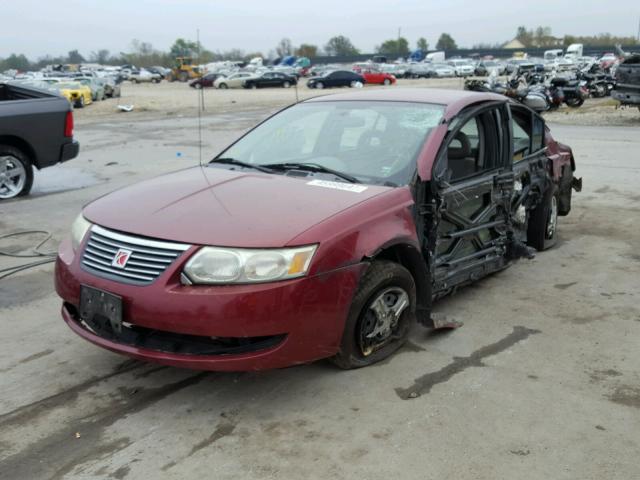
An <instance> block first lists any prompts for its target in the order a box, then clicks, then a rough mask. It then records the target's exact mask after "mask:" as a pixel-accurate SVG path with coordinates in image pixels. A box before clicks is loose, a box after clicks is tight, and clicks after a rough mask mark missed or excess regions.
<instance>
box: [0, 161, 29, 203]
mask: <svg viewBox="0 0 640 480" xmlns="http://www.w3.org/2000/svg"><path fill="white" fill-rule="evenodd" d="M26 181H27V171H26V170H25V168H24V166H23V165H22V162H20V161H18V160H16V158H15V157H10V156H3V157H0V198H1V199H8V198H14V197H17V196H18V195H19V194H20V192H21V191H22V189H23V188H24V185H25V183H26Z"/></svg>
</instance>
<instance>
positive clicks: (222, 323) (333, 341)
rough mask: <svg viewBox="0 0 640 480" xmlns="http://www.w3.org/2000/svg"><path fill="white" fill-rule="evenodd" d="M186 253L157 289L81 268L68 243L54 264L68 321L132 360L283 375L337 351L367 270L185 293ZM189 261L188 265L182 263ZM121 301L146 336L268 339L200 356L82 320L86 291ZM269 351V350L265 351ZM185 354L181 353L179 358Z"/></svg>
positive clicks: (157, 283) (193, 288)
mask: <svg viewBox="0 0 640 480" xmlns="http://www.w3.org/2000/svg"><path fill="white" fill-rule="evenodd" d="M193 250H195V247H193V249H192V250H189V251H187V252H185V254H184V255H183V256H182V257H180V259H179V260H178V261H176V262H174V264H173V265H172V266H171V267H170V268H168V269H167V270H166V271H165V272H164V273H163V274H162V275H161V276H160V277H159V278H158V279H157V280H156V281H155V282H154V283H152V284H150V285H147V286H134V285H128V284H124V283H119V282H116V281H113V280H109V279H105V278H100V277H97V276H95V275H92V274H91V273H89V272H87V271H85V270H84V269H82V267H81V266H80V263H79V255H74V253H73V252H72V250H71V246H70V242H69V241H68V240H66V241H64V242H63V243H62V245H61V246H60V252H59V255H58V258H57V261H56V271H55V286H56V291H57V292H58V294H59V295H60V297H62V299H63V300H64V304H63V307H62V317H63V319H64V320H65V322H66V323H67V324H68V325H69V327H70V328H71V329H72V330H73V331H74V332H75V333H77V334H78V335H80V336H81V337H83V338H85V339H86V340H88V341H90V342H92V343H94V344H96V345H98V346H101V347H103V348H106V349H109V350H111V351H114V352H117V353H121V354H124V355H128V356H131V357H134V358H138V359H142V360H148V361H153V362H158V363H162V364H166V365H173V366H177V367H185V368H192V369H201V370H217V371H248V370H263V369H271V368H281V367H286V366H291V365H296V364H302V363H308V362H311V361H314V360H318V359H321V358H326V357H329V356H331V355H333V354H335V353H336V352H337V349H338V346H339V344H340V340H341V337H342V332H343V330H344V324H345V321H346V319H347V316H348V313H349V308H350V306H351V300H352V298H353V295H354V293H355V290H356V288H357V285H358V281H359V278H360V275H361V273H362V271H363V270H364V269H365V268H366V265H365V264H362V263H361V264H355V265H351V266H348V267H344V268H341V269H338V270H334V271H331V272H327V273H323V274H320V275H317V276H314V277H304V278H300V279H295V280H289V281H284V282H274V283H267V284H256V285H228V286H186V285H182V284H181V283H180V281H179V277H180V272H181V271H182V267H183V265H184V263H186V261H187V259H188V258H189V257H190V255H191V254H192V253H193ZM183 257H184V258H183ZM81 285H87V286H90V287H94V288H98V289H101V290H105V291H107V292H110V293H113V294H115V295H118V296H120V297H122V299H123V321H124V322H126V323H127V324H132V325H133V326H137V327H141V329H143V330H145V331H155V332H160V333H161V334H166V335H172V334H175V335H176V336H180V338H191V337H192V336H193V337H197V338H199V339H200V340H203V341H205V340H206V341H211V340H210V339H211V337H222V338H225V339H229V338H231V339H251V341H253V339H265V343H259V342H258V343H257V344H256V343H254V346H255V345H258V347H256V348H253V349H249V350H248V351H247V350H245V351H241V352H240V353H234V352H232V351H231V352H230V351H225V350H220V351H219V352H217V353H215V354H207V353H204V354H200V353H198V352H197V351H195V353H194V350H193V349H187V350H188V351H189V352H190V353H183V352H184V351H187V350H184V349H182V350H180V349H178V350H175V349H169V348H165V347H163V346H162V345H160V346H158V345H159V344H157V343H155V344H154V343H148V342H147V343H143V342H138V343H136V341H133V342H132V341H131V340H130V339H128V340H127V341H124V340H122V341H118V338H117V337H114V336H113V335H103V334H99V333H98V332H96V331H95V330H93V329H91V328H90V327H89V326H88V325H87V324H86V323H84V322H82V321H80V319H79V318H78V315H77V314H76V313H75V312H76V311H77V308H78V305H79V302H80V286H81ZM259 347H263V348H259ZM178 352H179V353H178Z"/></svg>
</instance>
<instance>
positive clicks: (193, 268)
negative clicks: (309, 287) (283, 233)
mask: <svg viewBox="0 0 640 480" xmlns="http://www.w3.org/2000/svg"><path fill="white" fill-rule="evenodd" d="M316 248H317V245H310V246H306V247H295V248H278V249H276V248H274V249H270V248H269V249H253V248H222V247H203V248H201V249H200V250H199V251H198V252H197V253H196V254H195V255H193V257H191V259H190V260H189V261H188V262H187V264H186V265H185V267H184V274H185V275H186V276H187V278H188V279H189V280H190V281H191V282H193V283H196V284H218V285H220V284H237V283H262V282H275V281H279V280H289V279H292V278H298V277H302V276H304V275H306V274H307V271H308V270H309V265H310V264H311V259H312V258H313V254H314V253H315V251H316Z"/></svg>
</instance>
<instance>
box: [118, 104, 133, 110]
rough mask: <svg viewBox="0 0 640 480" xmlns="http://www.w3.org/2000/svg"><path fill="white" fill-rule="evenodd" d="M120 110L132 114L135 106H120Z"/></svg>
mask: <svg viewBox="0 0 640 480" xmlns="http://www.w3.org/2000/svg"><path fill="white" fill-rule="evenodd" d="M118 110H120V111H122V112H131V111H133V105H118Z"/></svg>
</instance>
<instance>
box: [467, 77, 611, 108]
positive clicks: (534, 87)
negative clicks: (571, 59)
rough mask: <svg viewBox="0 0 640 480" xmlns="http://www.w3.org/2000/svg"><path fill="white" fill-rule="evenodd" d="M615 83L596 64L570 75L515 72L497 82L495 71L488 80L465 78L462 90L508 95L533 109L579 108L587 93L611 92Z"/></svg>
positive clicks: (600, 95)
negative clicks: (565, 106)
mask: <svg viewBox="0 0 640 480" xmlns="http://www.w3.org/2000/svg"><path fill="white" fill-rule="evenodd" d="M614 87H615V80H614V79H613V77H612V76H611V75H609V74H607V73H605V72H602V71H599V69H597V66H594V67H592V68H590V69H583V70H578V71H577V72H576V74H575V76H574V77H573V78H566V77H562V76H558V75H557V73H556V72H555V71H554V72H551V74H550V75H545V74H544V73H539V72H515V73H514V74H512V75H511V76H510V77H509V78H508V79H507V80H506V81H505V82H500V81H499V79H498V75H497V72H496V71H493V72H491V75H489V78H488V79H487V80H467V81H466V82H465V90H473V91H476V92H493V93H499V94H501V95H506V96H508V97H511V98H513V99H515V100H517V101H518V102H520V103H522V104H524V105H526V106H528V107H529V108H531V109H532V110H535V111H536V112H546V111H549V110H556V109H558V108H560V106H562V104H566V105H567V106H569V107H572V108H578V107H580V106H582V104H584V101H585V99H587V98H589V97H595V98H601V97H606V96H608V95H610V94H611V90H613V89H614Z"/></svg>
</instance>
